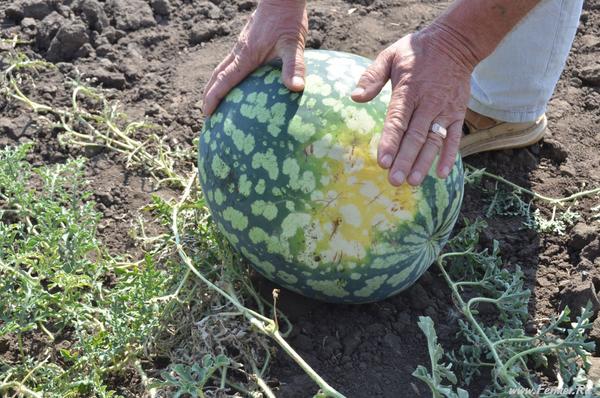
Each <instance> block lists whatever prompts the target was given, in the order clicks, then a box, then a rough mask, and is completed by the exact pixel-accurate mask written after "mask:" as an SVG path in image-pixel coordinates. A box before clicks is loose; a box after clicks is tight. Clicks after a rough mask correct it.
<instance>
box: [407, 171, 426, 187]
mask: <svg viewBox="0 0 600 398" xmlns="http://www.w3.org/2000/svg"><path fill="white" fill-rule="evenodd" d="M422 178H423V174H421V172H420V171H413V172H412V173H411V174H410V177H409V179H410V183H411V184H414V185H416V184H419V183H420V182H421V179H422Z"/></svg>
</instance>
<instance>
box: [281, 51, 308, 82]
mask: <svg viewBox="0 0 600 398" xmlns="http://www.w3.org/2000/svg"><path fill="white" fill-rule="evenodd" d="M280 43H281V44H279V45H278V47H279V48H278V54H279V56H280V57H281V62H282V71H281V79H282V80H283V84H285V86H286V87H287V88H288V89H290V90H291V91H302V90H304V74H305V70H306V69H305V66H304V42H303V41H302V40H298V39H287V40H283V41H280Z"/></svg>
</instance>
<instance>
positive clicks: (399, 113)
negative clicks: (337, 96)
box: [352, 25, 476, 186]
mask: <svg viewBox="0 0 600 398" xmlns="http://www.w3.org/2000/svg"><path fill="white" fill-rule="evenodd" d="M475 64H476V62H475V61H474V59H473V56H472V52H470V49H469V48H467V46H466V45H465V44H464V40H461V38H460V37H457V35H456V34H455V33H454V32H453V31H452V30H451V29H450V30H449V29H446V28H445V27H444V26H435V25H432V26H430V27H428V28H426V29H424V30H423V31H420V32H417V33H413V34H410V35H407V36H404V37H403V38H401V39H400V40H398V41H397V42H395V43H394V44H392V45H391V46H389V47H388V48H386V49H385V50H383V51H382V52H381V53H380V54H379V56H378V57H377V58H376V59H375V61H374V62H373V64H372V65H371V66H369V68H368V69H367V70H366V71H365V72H364V74H363V75H362V77H361V78H360V80H359V82H358V84H357V88H356V89H355V90H354V91H353V92H352V99H353V100H354V101H357V102H366V101H370V100H371V99H373V98H374V97H375V96H377V94H378V93H379V92H380V91H381V89H382V88H383V86H384V85H385V84H386V83H387V81H388V80H389V79H391V81H392V98H391V100H390V103H389V106H388V112H387V116H386V120H385V122H384V125H383V132H382V135H381V140H380V142H379V148H378V155H377V158H378V163H379V165H380V166H381V167H383V168H384V169H389V171H388V179H389V181H390V183H391V184H392V185H396V186H398V185H400V184H402V183H403V182H405V181H408V183H409V184H411V185H419V184H421V182H422V181H423V179H424V178H425V176H426V175H427V174H428V173H429V169H430V168H431V165H432V163H433V161H434V160H435V157H436V155H437V154H438V152H440V151H441V154H440V158H439V162H438V165H437V174H438V176H439V177H441V178H446V177H447V176H448V174H449V173H450V170H451V169H452V167H453V165H454V161H455V157H456V153H457V152H458V148H459V143H460V139H461V135H462V125H463V120H464V115H465V111H466V109H467V101H468V99H469V93H470V79H471V72H472V71H473V68H474V67H475ZM433 123H438V124H440V125H441V126H443V127H445V128H446V129H447V137H446V138H445V139H442V138H441V137H440V136H439V135H437V134H433V133H430V129H431V125H432V124H433Z"/></svg>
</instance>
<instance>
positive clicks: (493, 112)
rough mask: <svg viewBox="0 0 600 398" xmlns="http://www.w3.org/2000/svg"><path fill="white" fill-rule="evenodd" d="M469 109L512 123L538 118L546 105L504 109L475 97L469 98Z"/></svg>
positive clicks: (532, 120)
mask: <svg viewBox="0 0 600 398" xmlns="http://www.w3.org/2000/svg"><path fill="white" fill-rule="evenodd" d="M468 107H469V109H471V110H472V111H474V112H477V113H479V114H480V115H483V116H487V117H491V118H492V119H496V120H501V121H503V122H510V123H525V122H534V121H536V120H538V119H539V118H540V117H541V116H542V115H543V114H544V113H545V112H546V107H545V106H544V107H541V108H537V109H534V110H529V109H528V110H512V109H511V110H503V109H494V108H491V107H489V106H487V105H485V104H483V103H481V102H479V101H477V100H476V99H475V98H473V97H471V99H470V100H469V105H468Z"/></svg>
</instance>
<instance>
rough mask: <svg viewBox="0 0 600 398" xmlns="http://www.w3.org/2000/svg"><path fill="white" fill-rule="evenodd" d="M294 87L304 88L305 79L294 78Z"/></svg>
mask: <svg viewBox="0 0 600 398" xmlns="http://www.w3.org/2000/svg"><path fill="white" fill-rule="evenodd" d="M292 86H294V87H304V79H303V78H302V77H300V76H294V77H292Z"/></svg>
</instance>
